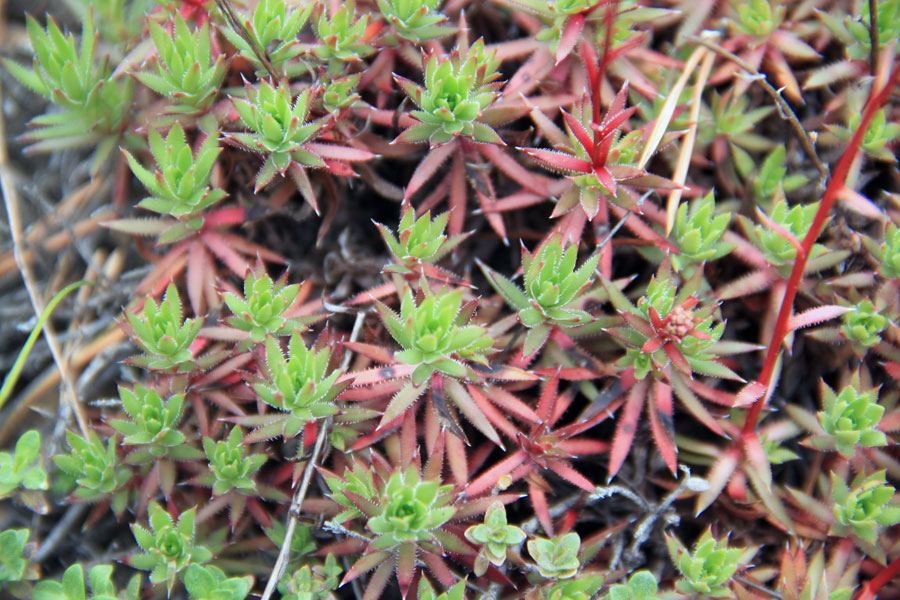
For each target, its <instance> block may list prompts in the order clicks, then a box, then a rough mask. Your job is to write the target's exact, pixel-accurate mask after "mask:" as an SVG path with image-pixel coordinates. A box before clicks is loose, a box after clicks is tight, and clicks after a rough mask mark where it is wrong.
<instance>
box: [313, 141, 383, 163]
mask: <svg viewBox="0 0 900 600" xmlns="http://www.w3.org/2000/svg"><path fill="white" fill-rule="evenodd" d="M304 147H305V148H306V149H307V150H309V151H310V152H312V153H314V154H318V155H319V156H321V157H322V158H325V159H331V160H341V161H349V162H359V161H365V160H372V159H373V158H375V157H376V156H377V155H376V154H373V153H372V152H369V151H368V150H362V149H360V148H351V147H350V146H338V145H337V144H323V143H320V142H309V143H307V144H305V146H304Z"/></svg>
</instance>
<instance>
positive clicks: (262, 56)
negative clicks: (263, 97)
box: [216, 0, 281, 83]
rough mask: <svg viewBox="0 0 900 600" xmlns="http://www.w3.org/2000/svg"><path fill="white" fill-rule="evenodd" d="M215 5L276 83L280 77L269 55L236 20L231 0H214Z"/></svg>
mask: <svg viewBox="0 0 900 600" xmlns="http://www.w3.org/2000/svg"><path fill="white" fill-rule="evenodd" d="M216 5H217V6H218V7H219V10H221V11H222V14H223V15H225V20H227V21H228V24H229V25H231V28H232V29H234V31H235V33H237V34H238V35H239V36H241V37H242V38H244V41H245V42H247V45H248V46H250V49H251V50H253V54H255V55H256V58H257V59H258V60H259V62H261V63H262V65H263V66H264V67H265V68H266V71H268V72H269V75H271V76H272V83H277V82H278V80H279V79H281V77H280V76H279V75H278V73H276V72H275V67H274V66H272V63H271V61H269V57H268V56H266V53H265V51H264V50H262V49H261V48H260V47H259V46H258V45H257V44H256V42H255V41H254V40H253V38H252V37H251V36H250V32H249V31H247V28H246V27H244V25H243V23H241V22H240V20H238V18H237V17H236V16H235V14H234V10H232V8H231V0H216Z"/></svg>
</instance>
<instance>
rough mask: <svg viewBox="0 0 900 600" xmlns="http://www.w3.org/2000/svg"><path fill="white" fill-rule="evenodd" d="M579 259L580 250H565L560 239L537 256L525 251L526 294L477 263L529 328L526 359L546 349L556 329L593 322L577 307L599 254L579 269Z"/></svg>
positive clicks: (501, 276) (570, 248)
mask: <svg viewBox="0 0 900 600" xmlns="http://www.w3.org/2000/svg"><path fill="white" fill-rule="evenodd" d="M577 259H578V247H577V246H576V245H571V246H569V247H568V248H564V247H563V243H562V239H561V238H560V237H559V236H553V237H551V238H550V239H549V240H547V241H546V242H545V243H544V244H543V245H541V246H540V247H539V248H538V249H537V250H535V251H534V253H530V252H528V251H527V250H526V249H525V248H522V271H523V273H524V280H525V281H524V285H525V291H524V293H523V292H522V290H521V289H519V287H518V286H516V285H515V284H514V283H513V282H512V281H510V280H509V279H507V278H506V277H504V276H503V275H500V274H499V273H497V272H495V271H493V270H492V269H490V268H488V267H487V266H485V265H484V264H482V263H481V262H479V263H478V264H479V266H480V267H481V270H482V272H484V275H485V277H487V279H488V281H489V282H490V283H491V285H492V286H493V287H494V289H495V290H497V293H499V294H500V295H501V296H502V297H503V299H504V300H506V302H507V304H509V305H510V306H511V307H513V308H514V309H515V310H517V311H518V313H519V321H521V323H522V324H523V325H525V327H528V329H529V331H528V336H527V337H526V338H525V346H524V347H523V350H522V352H523V354H525V355H526V356H530V355H531V354H533V353H534V352H535V351H537V350H539V349H540V348H541V346H543V345H544V342H546V341H547V338H548V337H549V336H550V332H551V330H552V329H553V327H564V328H565V327H576V326H578V325H584V324H585V323H589V322H590V321H592V320H593V317H592V316H591V315H590V314H588V313H587V312H585V311H583V310H579V309H577V308H575V306H574V305H575V303H576V302H577V301H578V299H579V298H580V296H581V295H582V294H583V293H584V291H585V290H586V289H587V288H588V286H590V283H591V279H592V277H593V274H594V269H596V268H597V262H598V261H599V260H600V254H599V253H594V254H593V255H592V256H591V257H590V258H588V259H587V260H585V261H584V262H583V263H582V265H581V267H578V268H577V269H576V265H575V262H576V260H577Z"/></svg>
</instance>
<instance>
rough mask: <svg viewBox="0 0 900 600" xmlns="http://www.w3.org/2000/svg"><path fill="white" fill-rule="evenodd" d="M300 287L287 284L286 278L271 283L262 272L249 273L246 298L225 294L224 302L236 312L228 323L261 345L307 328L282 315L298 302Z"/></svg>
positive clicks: (245, 280)
mask: <svg viewBox="0 0 900 600" xmlns="http://www.w3.org/2000/svg"><path fill="white" fill-rule="evenodd" d="M299 292H300V286H299V285H298V284H293V285H287V281H286V278H285V277H281V278H279V279H278V281H274V282H273V281H272V278H271V277H269V276H268V275H267V274H265V273H264V272H263V271H261V270H257V271H256V272H254V271H249V272H248V273H247V275H246V277H245V278H244V295H243V297H240V296H237V295H236V294H232V293H231V292H225V293H224V294H222V299H223V300H224V301H225V304H227V305H228V308H229V309H230V310H231V312H232V313H234V316H233V317H229V318H228V319H227V323H228V324H229V325H231V326H232V327H234V328H235V329H240V330H241V331H246V332H248V333H249V334H250V341H251V342H253V343H256V344H258V343H260V342H262V341H263V340H265V339H266V336H267V335H288V334H290V333H294V332H301V331H303V330H304V329H305V325H304V321H303V320H302V319H296V318H294V319H292V318H288V317H285V316H283V315H284V314H285V312H286V311H288V310H289V309H290V308H291V307H292V306H293V304H294V301H295V300H296V299H297V294H298V293H299Z"/></svg>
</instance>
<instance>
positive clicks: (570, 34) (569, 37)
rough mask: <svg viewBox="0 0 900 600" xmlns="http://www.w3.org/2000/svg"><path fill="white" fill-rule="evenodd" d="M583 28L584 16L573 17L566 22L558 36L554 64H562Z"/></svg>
mask: <svg viewBox="0 0 900 600" xmlns="http://www.w3.org/2000/svg"><path fill="white" fill-rule="evenodd" d="M583 27H584V15H573V16H572V17H570V18H569V20H568V21H566V28H565V29H563V32H562V33H561V34H560V36H559V43H558V44H557V45H556V64H559V63H560V62H562V60H563V59H564V58H565V57H567V56H568V55H569V53H570V52H572V48H574V47H575V42H577V41H578V36H579V35H580V34H581V29H582V28H583Z"/></svg>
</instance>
